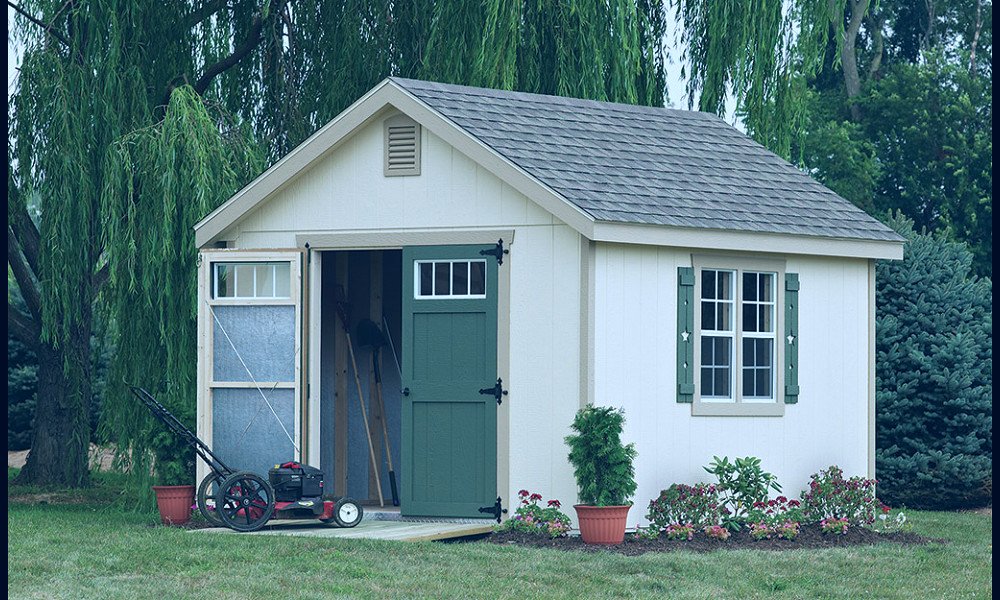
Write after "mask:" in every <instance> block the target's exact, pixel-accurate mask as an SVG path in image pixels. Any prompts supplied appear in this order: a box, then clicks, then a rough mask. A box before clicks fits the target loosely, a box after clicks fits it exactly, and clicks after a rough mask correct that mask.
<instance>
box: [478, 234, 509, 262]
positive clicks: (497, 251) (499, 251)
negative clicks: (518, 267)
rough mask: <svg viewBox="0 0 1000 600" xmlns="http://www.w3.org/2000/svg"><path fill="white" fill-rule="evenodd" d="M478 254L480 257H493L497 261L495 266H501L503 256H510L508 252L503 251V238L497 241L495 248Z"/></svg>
mask: <svg viewBox="0 0 1000 600" xmlns="http://www.w3.org/2000/svg"><path fill="white" fill-rule="evenodd" d="M479 254H480V256H493V257H495V258H496V259H497V264H498V265H502V264H503V255H504V254H510V250H504V247H503V238H500V239H499V240H497V245H496V248H491V249H489V250H480V251H479Z"/></svg>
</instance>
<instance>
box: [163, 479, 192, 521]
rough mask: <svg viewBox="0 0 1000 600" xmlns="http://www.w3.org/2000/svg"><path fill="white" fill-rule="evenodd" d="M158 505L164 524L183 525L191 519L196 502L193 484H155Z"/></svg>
mask: <svg viewBox="0 0 1000 600" xmlns="http://www.w3.org/2000/svg"><path fill="white" fill-rule="evenodd" d="M153 491H154V492H155V493H156V506H157V508H159V509H160V521H162V522H163V524H164V525H183V524H185V523H187V522H188V521H189V520H190V519H191V506H192V505H193V504H194V486H193V485H154V486H153Z"/></svg>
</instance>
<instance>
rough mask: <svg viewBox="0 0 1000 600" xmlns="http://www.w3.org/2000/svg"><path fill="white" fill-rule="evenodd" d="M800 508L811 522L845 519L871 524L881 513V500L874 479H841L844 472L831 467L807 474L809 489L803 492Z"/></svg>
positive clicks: (859, 523)
mask: <svg viewBox="0 0 1000 600" xmlns="http://www.w3.org/2000/svg"><path fill="white" fill-rule="evenodd" d="M802 508H803V511H804V512H805V518H806V519H807V520H808V521H809V522H810V523H815V522H817V521H821V520H823V519H846V520H847V522H848V523H850V524H852V525H871V524H872V523H873V522H874V521H875V516H876V515H877V514H879V513H881V512H882V510H881V509H882V503H881V502H880V501H879V499H878V498H876V497H875V481H874V480H873V479H865V478H863V477H851V478H850V479H844V471H843V470H842V469H841V468H840V467H837V466H832V467H830V468H829V469H827V470H825V471H820V472H819V473H813V474H812V475H810V476H809V489H807V490H804V491H803V492H802Z"/></svg>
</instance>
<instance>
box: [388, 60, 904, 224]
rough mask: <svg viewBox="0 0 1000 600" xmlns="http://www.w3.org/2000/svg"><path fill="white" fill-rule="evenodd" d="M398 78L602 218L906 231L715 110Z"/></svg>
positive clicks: (410, 91)
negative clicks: (870, 212) (841, 193)
mask: <svg viewBox="0 0 1000 600" xmlns="http://www.w3.org/2000/svg"><path fill="white" fill-rule="evenodd" d="M392 81H393V82H395V83H396V84H397V85H399V86H400V87H402V88H403V89H405V90H406V91H408V92H409V93H410V94H412V95H413V96H415V97H416V98H418V99H419V100H421V101H422V102H424V103H425V104H427V105H428V106H429V107H431V108H432V109H434V110H435V111H437V112H438V113H439V114H441V115H442V116H444V117H445V118H447V119H449V120H451V121H452V122H453V123H455V124H456V125H458V126H459V127H461V128H462V129H464V130H465V131H467V132H468V133H469V134H471V135H473V136H474V137H476V138H477V139H478V140H479V141H481V142H482V143H483V144H485V145H487V146H489V147H490V148H492V149H493V150H495V151H496V152H497V153H499V154H500V155H502V156H503V157H505V158H506V159H507V160H509V161H511V162H512V163H514V164H516V165H518V166H519V167H520V168H522V169H523V170H524V171H525V172H527V173H528V174H530V175H531V176H533V177H535V178H536V179H537V180H539V181H540V182H542V183H544V184H545V185H547V186H548V187H549V188H551V189H552V190H554V191H555V192H557V193H558V194H560V195H561V196H562V197H563V198H565V199H566V200H568V201H569V202H572V203H573V204H575V205H576V206H578V207H579V208H580V209H582V210H583V211H585V212H586V213H587V214H589V215H591V216H592V217H593V218H594V219H595V220H597V221H608V222H618V223H645V224H656V225H669V226H674V227H693V228H707V229H727V230H738V231H758V232H769V233H785V234H796V235H809V236H821V237H835V238H851V239H863V240H887V241H899V240H901V239H902V238H900V237H899V236H898V235H897V234H896V233H895V232H893V231H892V230H891V229H889V228H888V227H886V226H884V225H883V224H881V223H880V222H878V221H877V220H875V219H873V218H872V217H870V216H868V215H867V214H866V213H865V212H864V211H862V210H860V209H858V208H857V207H855V206H854V205H853V204H851V203H850V202H848V201H847V200H845V199H843V198H841V197H840V196H838V195H837V194H835V193H834V192H833V191H831V190H829V189H827V188H826V187H825V186H823V185H821V184H820V183H818V182H817V181H815V180H813V179H812V178H810V177H809V176H808V175H806V174H805V173H803V172H802V171H800V170H798V169H797V168H795V167H794V166H793V165H791V164H790V163H788V162H787V161H785V160H783V159H781V158H780V157H778V156H777V155H775V154H773V153H771V152H770V151H768V150H767V149H766V148H764V147H763V146H761V145H760V144H758V143H756V142H754V141H753V140H751V139H750V138H749V137H747V136H746V135H744V134H743V133H740V132H739V131H737V130H736V129H734V128H733V127H732V126H730V125H729V124H727V123H726V122H725V121H723V120H722V119H720V118H719V117H716V116H715V115H710V114H707V113H700V112H693V111H684V110H673V109H664V108H652V107H645V106H632V105H627V104H612V103H608V102H595V101H591V100H579V99H576V98H563V97H557V96H543V95H539V94H527V93H521V92H506V91H499V90H490V89H483V88H473V87H466V86H458V85H447V84H441V83H431V82H426V81H416V80H412V79H401V78H395V77H394V78H392Z"/></svg>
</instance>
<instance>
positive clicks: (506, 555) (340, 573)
mask: <svg viewBox="0 0 1000 600" xmlns="http://www.w3.org/2000/svg"><path fill="white" fill-rule="evenodd" d="M8 477H9V475H8ZM44 492H45V490H26V489H24V488H19V489H14V488H11V487H10V486H8V504H7V568H8V575H7V597H8V598H11V599H14V598H46V599H48V598H66V599H82V598H109V599H111V598H122V599H138V598H156V599H157V600H159V599H186V598H197V599H205V598H212V599H218V600H223V599H229V598H232V599H240V600H247V599H254V600H256V599H261V600H264V599H270V598H274V599H280V600H292V599H299V598H301V599H309V600H316V599H321V598H516V599H518V600H523V599H526V598H573V599H576V598H699V599H703V598H880V599H881V598H886V599H888V598H900V599H903V598H905V599H910V598H991V597H992V594H993V578H992V563H993V545H992V544H993V541H992V537H993V517H992V516H984V515H978V514H968V513H941V512H916V511H914V512H912V513H910V518H911V521H912V522H913V523H914V531H915V532H916V533H919V534H921V535H924V536H928V537H935V538H944V539H947V540H949V542H948V543H946V544H932V545H928V546H909V547H900V546H896V545H891V544H880V545H878V546H874V547H859V548H846V549H834V550H801V551H792V552H781V553H769V552H760V551H722V552H714V553H711V554H693V553H688V552H673V553H667V554H645V555H643V556H639V557H626V556H620V555H613V554H606V553H579V552H562V551H556V550H536V549H529V548H521V547H507V546H498V545H495V544H486V543H472V544H441V543H434V542H427V543H417V544H412V543H402V542H377V541H353V540H338V539H314V538H303V537H278V536H258V535H255V536H244V535H214V534H206V533H196V532H195V533H192V532H188V531H184V530H179V529H173V528H167V527H151V525H152V524H153V523H156V522H158V517H157V516H155V515H153V514H145V513H136V512H133V511H131V510H130V509H129V508H128V502H125V501H123V500H122V498H121V497H120V496H118V497H116V496H115V494H114V493H113V492H110V491H107V490H106V489H100V488H99V489H97V490H93V491H89V492H87V493H86V494H84V495H82V496H80V497H78V498H73V497H71V496H70V497H67V495H65V494H64V495H61V496H60V495H58V494H57V495H55V496H54V497H53V499H52V500H51V501H50V502H49V503H46V504H39V503H37V501H38V500H40V499H41V500H44V499H45V498H46V497H45V496H44V495H41V494H43V493H44ZM14 493H16V494H18V496H19V498H22V497H23V496H22V495H23V494H25V493H36V494H39V495H37V496H35V497H33V498H31V502H30V503H29V502H13V503H12V502H10V500H11V495H12V494H14ZM67 500H75V502H71V503H63V502H66V501H67Z"/></svg>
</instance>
